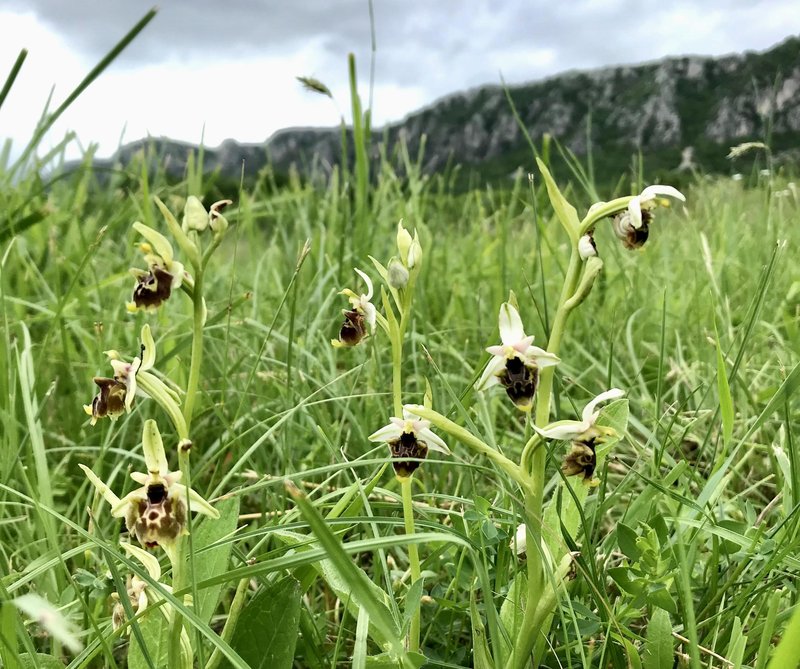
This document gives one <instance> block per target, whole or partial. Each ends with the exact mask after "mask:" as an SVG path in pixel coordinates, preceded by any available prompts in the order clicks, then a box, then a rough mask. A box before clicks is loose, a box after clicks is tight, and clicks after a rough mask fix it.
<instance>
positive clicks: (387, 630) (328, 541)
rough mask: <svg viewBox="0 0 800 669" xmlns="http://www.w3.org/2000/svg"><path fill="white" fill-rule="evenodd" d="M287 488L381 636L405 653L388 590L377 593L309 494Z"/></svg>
mask: <svg viewBox="0 0 800 669" xmlns="http://www.w3.org/2000/svg"><path fill="white" fill-rule="evenodd" d="M287 489H288V492H289V494H290V495H291V496H292V499H294V501H295V503H296V504H297V506H298V508H299V509H300V512H301V513H302V514H303V517H304V518H305V519H306V522H308V524H309V527H310V528H311V531H312V532H313V533H314V535H315V536H316V538H317V540H318V541H319V543H320V545H321V546H322V547H323V548H324V549H325V552H326V553H327V554H328V558H329V560H330V562H331V563H332V565H333V566H334V567H335V569H336V571H337V572H338V573H339V575H340V576H341V579H342V580H343V581H344V583H345V584H346V586H347V591H349V592H350V593H351V597H353V598H355V599H356V601H357V602H358V604H359V606H360V607H364V608H366V609H367V612H368V613H369V617H370V623H371V624H372V625H374V626H375V629H376V630H377V631H378V632H379V634H380V636H381V637H382V638H383V639H384V640H385V642H386V643H387V644H388V646H389V649H390V651H391V652H392V653H393V654H394V655H395V656H397V657H401V656H403V655H405V651H404V648H403V641H402V639H401V638H400V630H399V627H398V625H397V622H396V621H395V619H394V617H393V616H392V614H391V611H390V610H389V608H388V607H387V606H386V603H385V601H384V596H385V593H384V592H383V591H382V590H381V591H380V592H381V596H380V597H379V596H376V593H375V588H377V586H376V585H375V584H374V583H373V582H372V581H370V580H369V578H367V575H366V574H365V573H364V572H363V571H362V570H361V569H359V568H358V567H357V566H356V565H355V564H354V563H353V561H352V560H351V559H350V556H349V555H348V554H347V553H345V551H344V549H343V548H342V545H341V543H340V542H339V539H338V537H336V535H334V534H333V532H331V530H330V528H329V527H328V525H327V523H326V522H325V519H324V518H323V517H322V516H321V515H320V513H319V511H317V509H316V507H314V505H313V504H312V503H311V502H309V501H308V499H307V498H306V496H305V495H303V494H302V493H301V492H300V491H299V490H298V489H297V488H296V487H294V486H293V485H291V484H288V485H287Z"/></svg>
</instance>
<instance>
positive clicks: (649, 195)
mask: <svg viewBox="0 0 800 669" xmlns="http://www.w3.org/2000/svg"><path fill="white" fill-rule="evenodd" d="M656 195H668V196H669V197H674V198H676V199H678V200H680V201H681V202H686V197H685V196H684V194H683V193H681V192H680V191H679V190H678V189H677V188H673V187H672V186H662V185H660V184H656V185H655V186H648V187H647V188H645V189H644V190H643V191H642V194H641V195H640V196H639V201H640V202H648V201H650V200H652V199H653V198H654V197H656Z"/></svg>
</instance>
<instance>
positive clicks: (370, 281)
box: [353, 268, 372, 302]
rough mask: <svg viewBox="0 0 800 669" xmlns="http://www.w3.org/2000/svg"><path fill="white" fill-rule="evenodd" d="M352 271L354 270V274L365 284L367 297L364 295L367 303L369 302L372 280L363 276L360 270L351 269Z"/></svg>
mask: <svg viewBox="0 0 800 669" xmlns="http://www.w3.org/2000/svg"><path fill="white" fill-rule="evenodd" d="M353 269H355V271H356V274H358V276H360V277H361V278H362V279H364V283H366V284H367V295H366V298H367V302H369V301H370V300H371V299H372V280H371V279H370V278H369V277H368V276H367V275H366V274H364V272H362V271H361V270H360V269H358V268H353Z"/></svg>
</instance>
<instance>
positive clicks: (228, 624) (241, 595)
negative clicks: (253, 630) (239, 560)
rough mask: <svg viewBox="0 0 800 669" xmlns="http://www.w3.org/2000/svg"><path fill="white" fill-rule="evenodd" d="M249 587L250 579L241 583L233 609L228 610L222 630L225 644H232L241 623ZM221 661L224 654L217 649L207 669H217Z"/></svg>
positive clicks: (232, 605)
mask: <svg viewBox="0 0 800 669" xmlns="http://www.w3.org/2000/svg"><path fill="white" fill-rule="evenodd" d="M249 585H250V579H249V578H243V579H242V580H241V581H239V585H238V586H237V588H236V594H235V595H234V596H233V602H231V608H230V609H229V610H228V619H227V620H226V621H225V626H224V627H223V628H222V635H221V636H222V640H223V641H225V642H230V640H231V637H233V631H234V629H235V628H236V623H237V622H238V621H239V614H240V613H241V612H242V609H243V608H244V602H245V599H246V598H247V588H248V586H249ZM221 660H222V652H221V651H220V649H219V648H215V649H214V652H213V653H211V657H210V658H209V659H208V662H207V663H206V669H217V666H219V663H220V661H221Z"/></svg>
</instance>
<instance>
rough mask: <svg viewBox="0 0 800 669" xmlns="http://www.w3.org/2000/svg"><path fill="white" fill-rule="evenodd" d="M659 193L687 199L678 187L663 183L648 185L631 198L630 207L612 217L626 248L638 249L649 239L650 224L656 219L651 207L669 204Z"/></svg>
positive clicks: (681, 199) (683, 200)
mask: <svg viewBox="0 0 800 669" xmlns="http://www.w3.org/2000/svg"><path fill="white" fill-rule="evenodd" d="M659 195H666V196H669V197H673V198H675V199H677V200H680V201H681V202H685V201H686V197H685V196H684V195H683V193H681V192H680V191H679V190H678V189H677V188H673V187H672V186H661V185H655V186H648V187H647V188H645V189H644V190H643V191H642V192H641V193H640V194H639V195H637V196H635V197H633V198H631V201H630V202H629V203H628V208H627V209H626V210H624V211H621V212H620V213H618V214H616V215H615V216H614V218H613V219H612V227H613V228H614V234H615V235H616V236H617V237H618V238H619V239H621V240H622V243H623V244H624V245H625V247H626V248H629V249H638V248H640V247H641V246H642V245H643V244H644V243H645V242H646V241H647V238H648V237H649V235H650V229H649V226H650V223H652V222H653V219H654V215H653V212H652V211H651V209H653V208H654V207H655V206H656V205H657V204H663V205H664V206H668V201H667V200H663V199H662V200H658V199H657V198H658V196H659Z"/></svg>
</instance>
